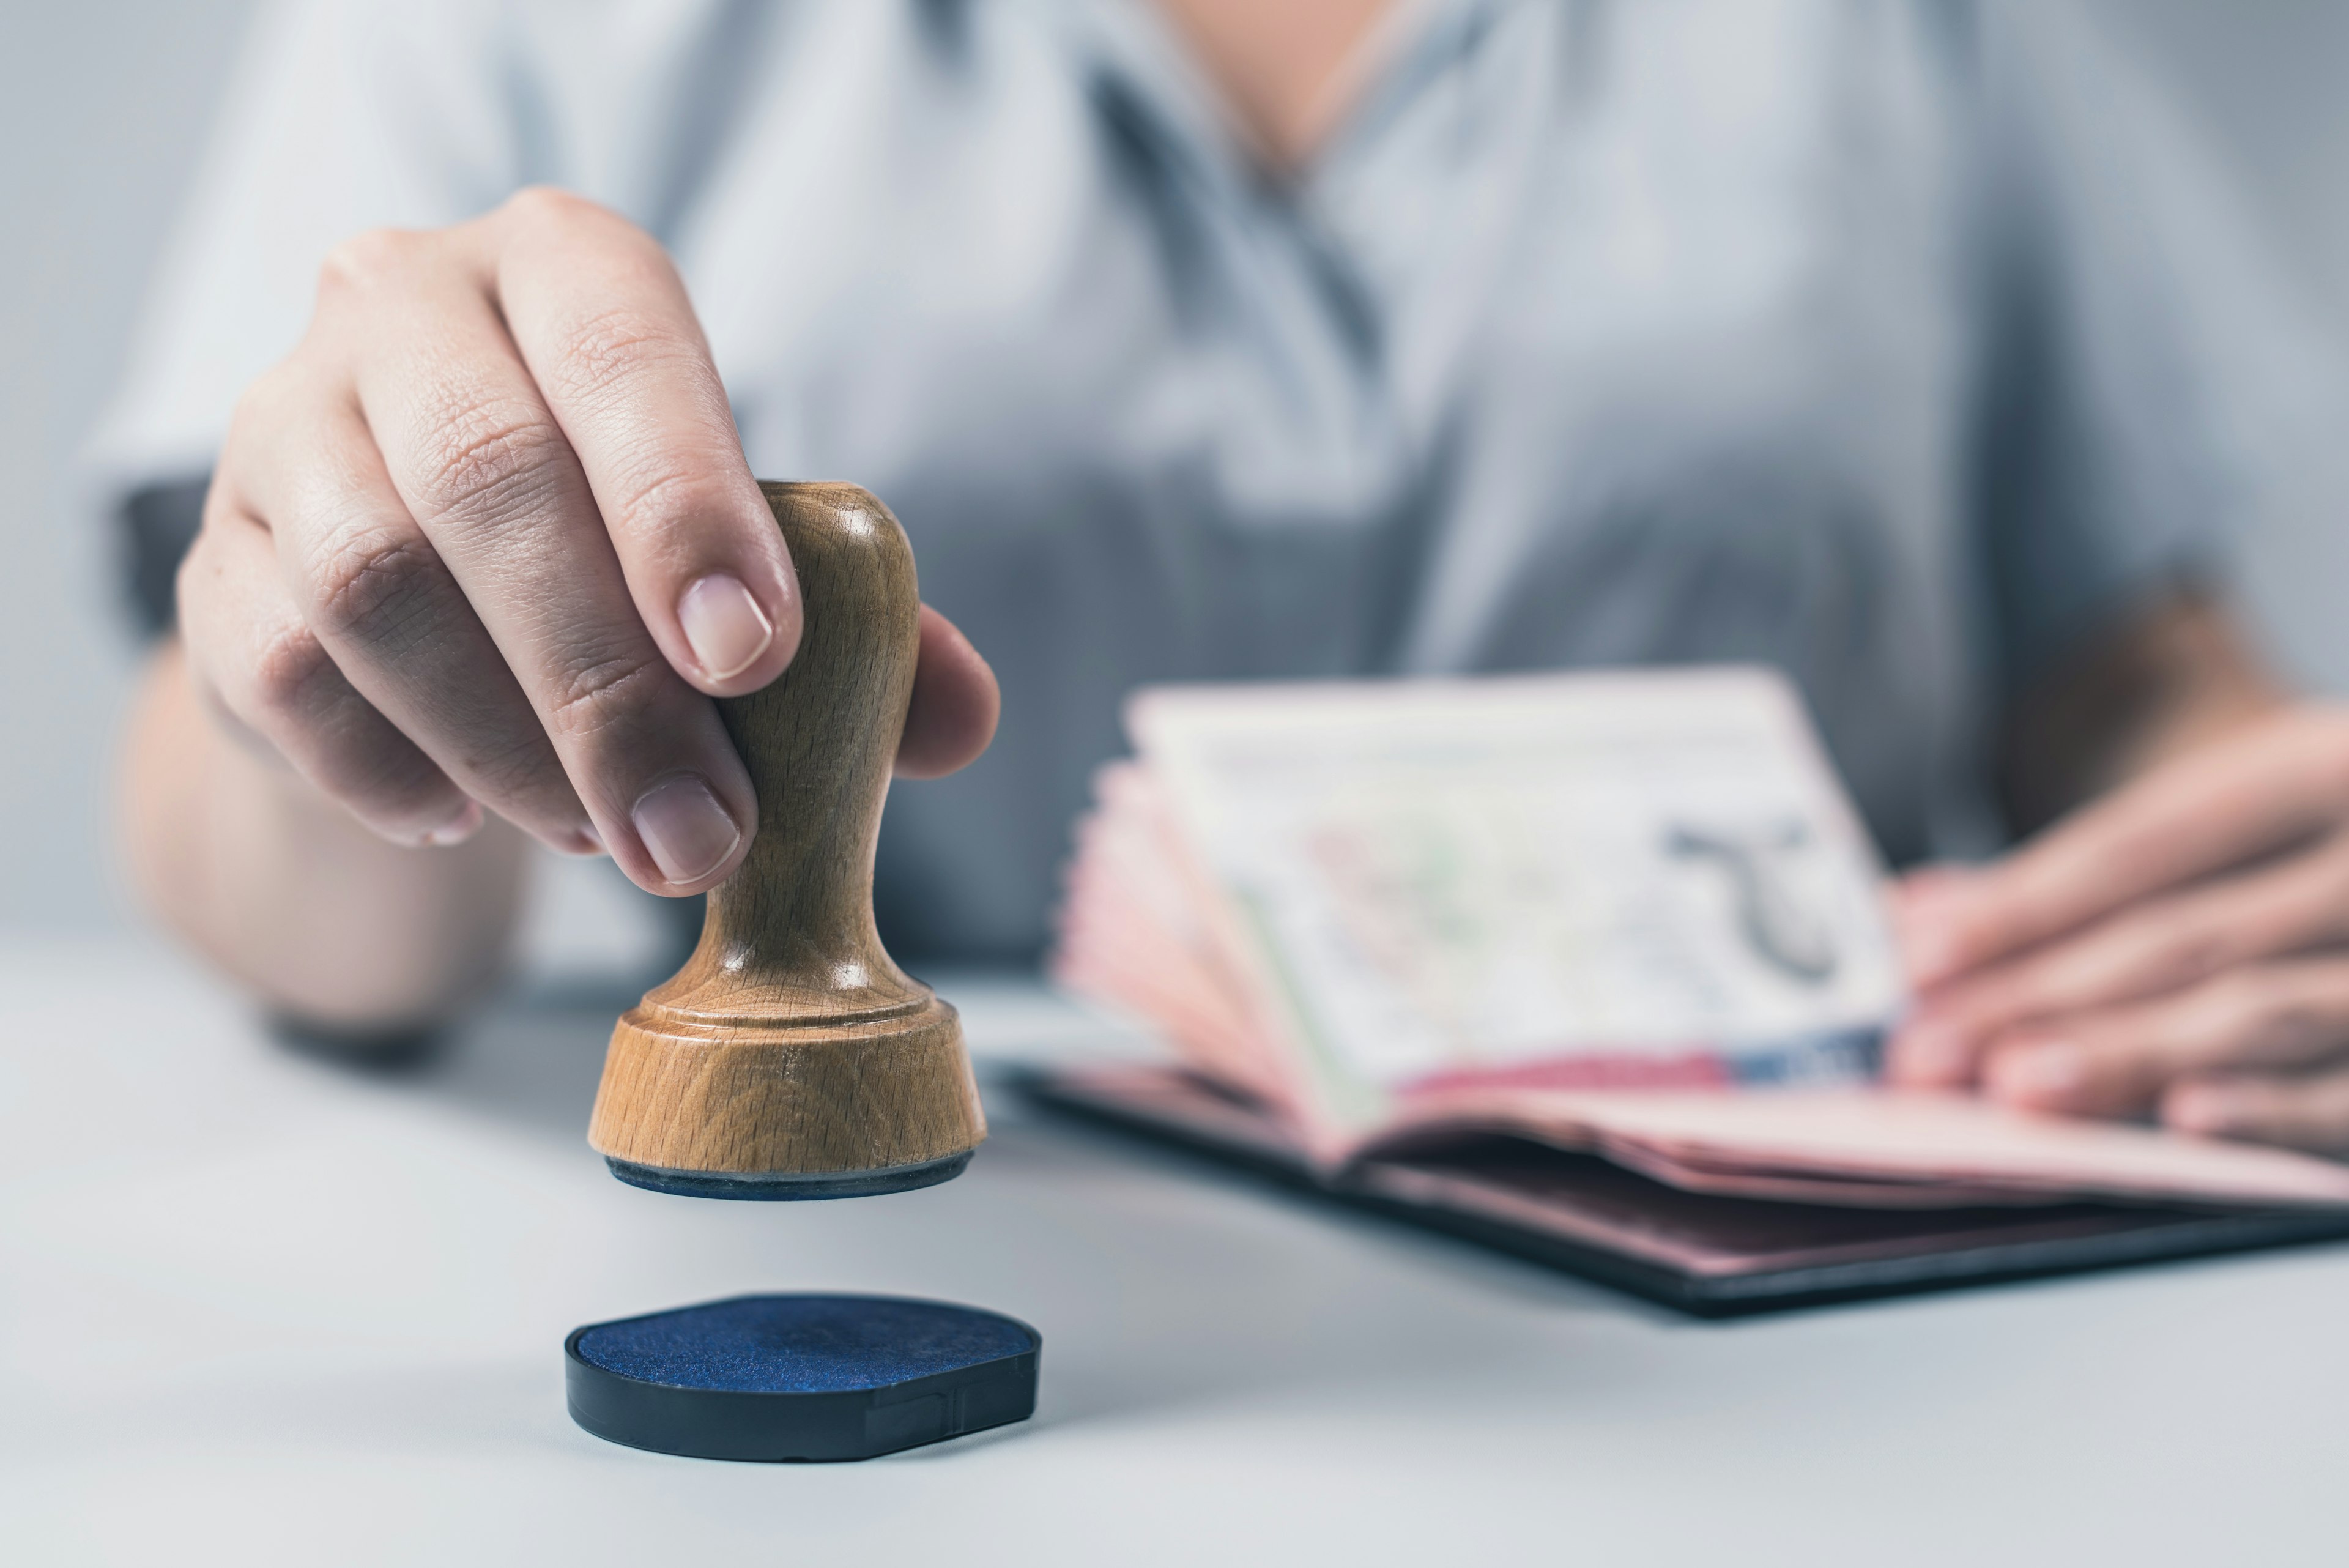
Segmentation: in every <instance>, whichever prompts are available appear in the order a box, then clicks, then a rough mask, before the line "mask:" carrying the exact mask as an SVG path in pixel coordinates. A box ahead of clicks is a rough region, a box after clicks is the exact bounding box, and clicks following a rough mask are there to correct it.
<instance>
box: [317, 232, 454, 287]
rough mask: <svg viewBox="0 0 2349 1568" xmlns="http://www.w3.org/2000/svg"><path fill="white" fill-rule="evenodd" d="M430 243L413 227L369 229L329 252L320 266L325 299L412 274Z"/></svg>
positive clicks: (320, 283) (319, 279) (319, 283)
mask: <svg viewBox="0 0 2349 1568" xmlns="http://www.w3.org/2000/svg"><path fill="white" fill-rule="evenodd" d="M427 244H429V236H428V235H425V234H419V233H418V232H416V231H415V230H412V229H368V230H367V231H366V232H365V233H363V234H353V235H352V236H351V237H350V238H349V239H347V240H345V241H344V242H343V243H342V244H338V245H336V247H335V248H334V249H333V250H330V251H328V252H327V253H326V260H325V261H324V262H322V263H320V264H319V266H318V293H319V296H320V297H321V298H326V297H331V296H336V295H342V294H362V293H367V292H368V291H371V290H374V289H377V288H380V287H381V286H384V285H385V284H387V283H390V282H394V281H397V280H398V279H401V278H404V277H406V276H408V275H409V274H410V273H411V272H413V271H414V270H415V267H416V265H417V263H418V259H419V256H420V254H421V253H422V252H423V250H424V248H425V246H426V245H427Z"/></svg>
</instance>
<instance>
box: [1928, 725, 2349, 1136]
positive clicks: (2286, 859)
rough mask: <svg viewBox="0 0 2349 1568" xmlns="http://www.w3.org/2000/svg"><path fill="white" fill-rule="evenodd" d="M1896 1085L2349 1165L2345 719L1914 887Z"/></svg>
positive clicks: (1933, 873) (2249, 747) (2195, 772)
mask: <svg viewBox="0 0 2349 1568" xmlns="http://www.w3.org/2000/svg"><path fill="white" fill-rule="evenodd" d="M1896 919H1897V923H1898V925H1899V932H1900V937H1901V940H1902V945H1903V947H1904V948H1905V950H1906V951H1907V954H1908V959H1909V969H1910V971H1911V976H1912V979H1913V980H1914V981H1915V983H1916V985H1917V987H1918V991H1919V1004H1918V1007H1917V1009H1916V1011H1915V1012H1914V1013H1913V1014H1912V1015H1911V1016H1910V1017H1909V1020H1908V1021H1907V1022H1906V1023H1904V1024H1903V1025H1902V1027H1901V1028H1900V1029H1899V1032H1898V1033H1896V1034H1895V1036H1894V1038H1893V1040H1892V1041H1891V1044H1890V1047H1889V1054H1888V1056H1887V1062H1886V1067H1887V1073H1888V1075H1889V1077H1890V1078H1891V1079H1892V1081H1894V1082H1895V1083H1899V1084H1904V1085H1919V1086H1934V1087H1956V1086H1962V1085H1974V1084H1979V1085H1981V1086H1982V1088H1983V1090H1984V1091H1985V1092H1987V1093H1988V1094H1990V1095H1992V1096H1994V1097H1996V1098H1999V1099H2002V1100H2004V1101H2007V1102H2010V1103H2012V1104H2014V1105H2017V1106H2029V1107H2033V1108H2038V1109H2045V1110H2054V1111H2066V1112H2074V1113H2077V1114H2082V1115H2087V1116H2134V1115H2137V1114H2141V1113H2146V1112H2151V1113H2153V1114H2154V1115H2156V1116H2158V1117H2159V1119H2160V1120H2161V1121H2163V1122H2164V1123H2166V1124H2168V1126H2170V1127H2178V1128H2180V1129H2182V1130H2187V1131H2191V1132H2198V1133H2209V1134H2215V1135H2220V1136H2225V1137H2240V1138H2247V1139H2251V1140H2255V1141H2259V1142H2263V1143H2275V1144H2283V1145H2289V1146H2292V1147H2300V1148H2306V1149H2313V1150H2317V1151H2321V1152H2325V1153H2334V1154H2349V712H2344V711H2341V710H2338V709H2328V708H2319V707H2313V706H2311V707H2302V708H2295V709H2292V710H2288V711H2283V712H2282V713H2279V714H2277V715H2275V716H2272V717H2270V718H2266V719H2262V720H2260V721H2257V722H2254V723H2252V724H2251V725H2249V726H2247V727H2246V728H2244V729H2243V730H2241V731H2240V732H2237V733H2235V734H2234V735H2232V736H2230V737H2229V738H2227V739H2225V740H2222V741H2220V742H2214V743H2212V744H2209V745H2208V746H2207V747H2205V748H2204V749H2202V750H2199V751H2197V752H2194V753H2189V755H2187V756H2185V757H2183V758H2181V759H2179V760H2178V761H2177V762H2174V763H2169V764H2168V765H2167V766H2164V767H2162V768H2159V769H2158V770H2156V771H2155V772H2153V773H2151V774H2147V776H2146V777H2144V778H2143V779H2141V780H2139V781H2138V782H2137V783H2135V784H2130V785H2128V786H2127V787H2125V788H2123V789H2121V790H2119V791H2117V792H2116V794H2113V795H2112V796H2110V797H2109V798H2107V799H2106V800H2104V801H2101V802H2099V803H2097V804H2095V805H2092V806H2089V807H2087V808H2085V809H2084V810H2082V811H2081V812H2079V813H2077V814H2076V815H2075V816H2073V817H2072V818H2070V819H2068V820H2067V821H2065V822H2063V823H2060V824H2058V825H2057V826H2055V827H2054V828H2052V829H2050V830H2049V831H2048V832H2047V833H2045V834H2044V835H2043V836H2041V837H2040V838H2039V839H2037V840H2036V841H2034V842H2033V843H2032V844H2030V845H2028V846H2025V847H2023V849H2021V850H2019V851H2017V852H2016V853H2014V854H2013V855H2012V856H2009V857H2007V858H2005V859H2003V860H2002V861H1999V862H1997V863H1996V864H1994V865H1992V866H1989V867H1983V868H1981V869H1978V870H1965V869H1953V868H1945V867H1937V868H1933V869H1929V870H1926V871H1922V872H1920V873H1918V874H1916V875H1915V876H1912V877H1909V878H1908V879H1907V880H1906V881H1905V882H1904V883H1903V884H1902V886H1901V888H1900V889H1899V894H1898V897H1897V904H1896Z"/></svg>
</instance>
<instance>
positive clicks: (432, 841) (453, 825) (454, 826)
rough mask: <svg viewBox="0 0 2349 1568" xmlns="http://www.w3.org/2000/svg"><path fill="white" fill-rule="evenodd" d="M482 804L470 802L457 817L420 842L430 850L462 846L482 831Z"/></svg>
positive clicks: (460, 808) (428, 834)
mask: <svg viewBox="0 0 2349 1568" xmlns="http://www.w3.org/2000/svg"><path fill="white" fill-rule="evenodd" d="M481 821H482V817H481V802H480V801H478V800H469V801H467V802H466V803H465V804H464V805H462V806H460V807H459V808H458V810H457V815H454V816H452V817H450V819H449V820H448V821H446V822H444V823H442V824H441V825H440V826H438V827H436V828H433V829H431V830H430V831H429V832H428V833H426V834H425V835H424V836H423V838H422V839H420V840H419V842H420V843H421V844H423V845H424V846H426V847H427V848H430V849H446V848H448V847H449V846H451V845H455V844H462V843H464V842H465V840H467V839H468V838H471V837H472V836H473V835H475V834H476V833H479V832H480V831H481Z"/></svg>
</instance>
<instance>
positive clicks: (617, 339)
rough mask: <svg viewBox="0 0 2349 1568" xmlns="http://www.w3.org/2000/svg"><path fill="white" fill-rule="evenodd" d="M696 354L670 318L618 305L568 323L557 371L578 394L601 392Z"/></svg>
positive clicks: (555, 368) (606, 392) (556, 365)
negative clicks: (664, 321)
mask: <svg viewBox="0 0 2349 1568" xmlns="http://www.w3.org/2000/svg"><path fill="white" fill-rule="evenodd" d="M694 357H695V355H694V348H693V346H692V345H689V344H687V343H683V342H680V341H678V337H677V334H676V331H675V330H674V329H673V328H672V327H669V326H667V324H666V323H663V322H661V321H660V320H658V319H657V318H656V317H653V316H651V315H650V314H648V313H647V312H646V311H644V310H642V309H639V308H637V307H636V306H626V305H616V306H608V307H606V308H605V309H602V310H597V311H594V312H591V313H589V314H587V315H585V316H583V317H580V318H579V319H577V320H576V321H574V322H572V323H570V324H569V325H568V327H566V329H565V330H564V334H563V353H562V355H561V357H560V358H559V359H558V360H557V361H556V364H555V367H554V372H555V374H557V375H559V376H560V377H561V378H562V379H563V381H564V386H565V387H566V388H567V389H569V390H570V391H572V392H573V393H574V395H576V396H580V397H586V398H597V397H604V396H608V395H609V394H611V393H612V392H613V391H615V390H616V389H620V388H624V387H625V386H626V384H627V383H628V381H629V380H630V379H632V378H634V377H636V376H639V375H641V374H642V373H643V372H645V371H647V370H649V369H659V368H662V367H665V366H669V365H674V364H677V363H678V362H679V361H688V362H689V361H690V360H691V359H692V358H694Z"/></svg>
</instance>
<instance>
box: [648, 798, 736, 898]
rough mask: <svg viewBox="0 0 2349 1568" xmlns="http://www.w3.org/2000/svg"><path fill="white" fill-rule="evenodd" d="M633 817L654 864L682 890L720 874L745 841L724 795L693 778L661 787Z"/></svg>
mask: <svg viewBox="0 0 2349 1568" xmlns="http://www.w3.org/2000/svg"><path fill="white" fill-rule="evenodd" d="M628 815H629V820H631V821H633V822H634V823H635V824H636V836H638V837H640V838H642V839H643V840H644V841H645V848H646V849H647V851H648V852H649V853H650V854H651V856H652V857H653V864H654V865H656V866H657V867H660V873H661V875H662V876H663V877H667V878H668V880H669V881H671V882H673V883H676V884H678V885H679V886H682V885H683V884H685V883H688V882H698V881H699V880H701V878H703V877H707V876H709V874H710V873H711V872H712V871H715V870H717V869H718V867H719V866H721V865H723V864H725V861H726V857H728V856H730V855H731V854H733V853H734V846H736V845H738V844H740V843H741V842H742V830H741V829H740V828H739V827H737V826H734V819H733V817H731V816H730V815H727V811H726V808H725V806H723V805H720V804H719V800H718V796H717V795H716V794H713V793H711V791H710V788H709V785H708V784H704V783H703V782H702V781H701V780H700V779H699V778H697V777H696V776H695V775H693V774H682V775H680V776H679V777H677V778H672V779H665V780H663V781H662V782H661V783H659V784H655V785H654V786H653V787H652V788H650V789H648V790H647V791H646V792H645V793H644V794H643V796H642V797H641V798H639V799H638V800H637V802H636V809H635V810H634V811H632V812H630V813H629V814H628Z"/></svg>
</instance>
